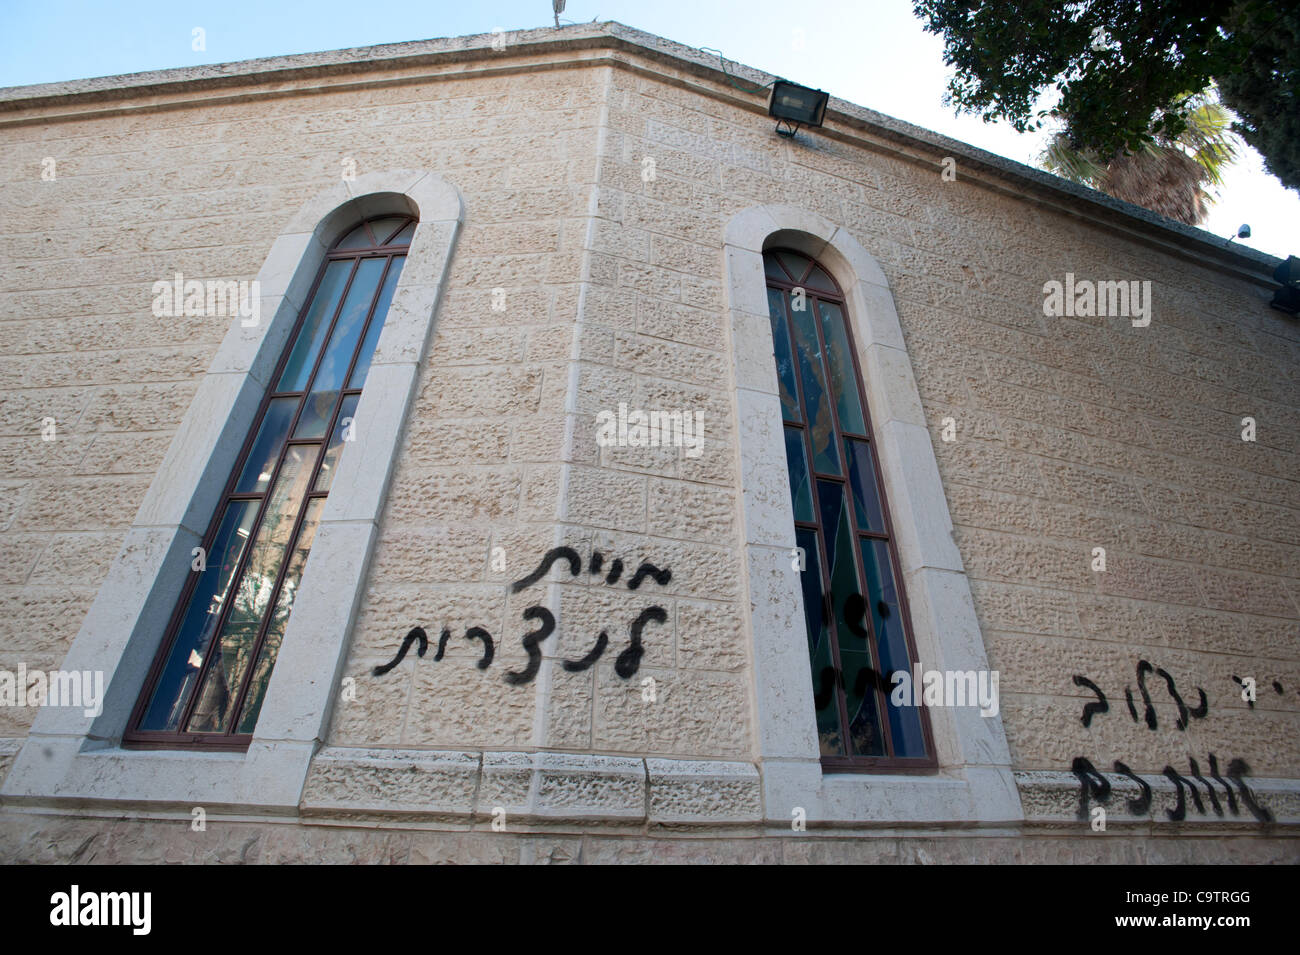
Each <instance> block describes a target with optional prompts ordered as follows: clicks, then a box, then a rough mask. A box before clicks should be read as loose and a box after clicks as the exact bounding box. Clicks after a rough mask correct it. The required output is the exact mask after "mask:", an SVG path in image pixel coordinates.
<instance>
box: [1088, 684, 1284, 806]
mask: <svg viewBox="0 0 1300 955" xmlns="http://www.w3.org/2000/svg"><path fill="white" fill-rule="evenodd" d="M1151 674H1155V676H1157V677H1159V678H1160V679H1161V680H1163V681H1164V685H1165V690H1166V691H1167V692H1168V694H1169V697H1170V699H1172V700H1173V702H1174V705H1175V706H1176V707H1177V708H1178V719H1177V720H1175V721H1174V728H1175V729H1177V730H1178V731H1179V732H1184V731H1186V729H1187V726H1188V723H1189V722H1190V721H1191V720H1193V719H1197V720H1200V719H1204V718H1205V717H1206V715H1207V714H1208V713H1209V701H1208V700H1207V698H1206V696H1205V691H1204V690H1203V689H1201V688H1200V687H1196V688H1195V689H1196V694H1197V704H1196V706H1194V707H1189V706H1188V705H1187V703H1186V701H1184V700H1183V697H1182V694H1181V693H1179V692H1178V685H1177V684H1176V683H1175V682H1174V678H1173V677H1172V676H1171V675H1170V674H1169V672H1168V671H1166V670H1164V669H1162V668H1160V667H1157V666H1154V665H1152V664H1151V663H1150V662H1148V661H1147V660H1139V661H1138V664H1137V686H1138V693H1139V694H1140V695H1141V697H1142V706H1143V713H1142V719H1141V720H1139V718H1138V711H1137V706H1136V705H1135V702H1134V699H1133V689H1132V687H1127V686H1126V687H1125V688H1124V701H1125V703H1127V704H1128V712H1129V716H1130V717H1132V719H1133V722H1135V723H1137V722H1145V723H1146V725H1147V729H1150V730H1153V731H1154V730H1155V729H1157V727H1158V726H1159V719H1158V718H1157V716H1156V708H1155V706H1154V704H1153V703H1152V702H1151V692H1150V691H1149V690H1148V689H1147V677H1148V676H1149V675H1151ZM1233 679H1234V680H1236V681H1237V683H1238V684H1241V683H1242V681H1241V680H1239V679H1238V678H1237V677H1235V676H1234V677H1233ZM1073 680H1074V685H1075V686H1079V687H1084V688H1086V689H1087V690H1089V691H1090V692H1092V693H1094V694H1096V696H1097V699H1096V700H1094V701H1092V702H1089V703H1086V704H1084V707H1083V713H1082V714H1081V715H1080V717H1079V722H1081V723H1082V724H1083V725H1084V727H1085V728H1087V727H1090V726H1091V725H1092V721H1093V718H1094V717H1097V716H1101V715H1102V714H1105V713H1108V712H1110V702H1109V701H1108V700H1107V699H1106V694H1105V693H1104V692H1103V691H1102V689H1101V687H1099V686H1098V685H1097V684H1096V683H1094V682H1093V681H1092V680H1089V679H1088V678H1087V677H1085V676H1082V675H1080V674H1075V675H1074V678H1073ZM1274 689H1276V690H1277V691H1278V692H1279V693H1281V692H1282V691H1281V685H1280V684H1278V683H1276V682H1275V683H1274ZM1251 705H1252V706H1254V704H1253V703H1251ZM1188 765H1189V767H1190V774H1191V779H1188V778H1187V777H1186V776H1184V775H1182V774H1181V773H1179V772H1178V771H1177V770H1176V769H1174V768H1173V767H1172V766H1168V765H1167V766H1165V768H1164V769H1163V770H1162V771H1161V773H1162V775H1164V776H1165V777H1166V778H1167V779H1169V781H1170V782H1172V783H1173V784H1174V788H1175V791H1176V793H1177V802H1176V804H1175V805H1174V807H1173V808H1172V809H1166V810H1165V815H1166V816H1167V817H1168V819H1169V820H1170V821H1171V822H1181V821H1182V820H1183V819H1185V818H1186V817H1187V797H1188V796H1190V797H1191V802H1192V805H1194V806H1195V807H1196V811H1197V812H1198V813H1200V814H1201V815H1204V814H1205V812H1206V809H1205V804H1204V803H1203V802H1202V800H1201V794H1200V792H1199V791H1198V790H1197V788H1196V785H1195V784H1194V783H1193V781H1192V780H1195V781H1196V782H1198V783H1200V784H1201V785H1202V786H1204V787H1205V795H1206V799H1207V800H1208V802H1209V804H1210V809H1211V810H1212V811H1213V812H1214V814H1215V815H1216V816H1222V815H1223V813H1224V810H1223V805H1222V804H1221V803H1220V801H1219V795H1218V792H1217V791H1216V790H1215V788H1214V786H1213V785H1211V783H1210V782H1209V780H1207V779H1206V778H1205V777H1204V776H1203V775H1201V767H1200V764H1199V763H1198V762H1197V761H1196V759H1195V758H1193V757H1188ZM1070 768H1071V771H1072V772H1073V773H1074V775H1075V776H1076V777H1078V780H1079V812H1078V815H1079V818H1080V819H1087V818H1088V804H1089V801H1090V800H1096V801H1097V802H1100V803H1104V802H1106V801H1107V800H1108V799H1109V798H1110V795H1111V784H1110V781H1109V780H1107V779H1106V777H1105V776H1103V775H1102V774H1101V773H1100V772H1099V771H1098V770H1097V768H1096V767H1095V766H1093V764H1092V763H1091V762H1090V761H1089V760H1088V759H1087V758H1085V757H1083V756H1077V757H1075V759H1074V762H1073V763H1072V764H1071V767H1070ZM1113 771H1114V772H1115V773H1117V774H1118V775H1120V776H1123V777H1126V778H1128V779H1131V780H1132V781H1133V782H1135V783H1137V786H1138V789H1139V791H1140V795H1139V796H1138V798H1136V799H1129V800H1128V811H1129V813H1130V814H1132V815H1135V816H1141V815H1145V814H1146V813H1147V811H1148V810H1149V809H1150V808H1151V786H1150V784H1148V783H1147V782H1146V781H1145V780H1143V779H1142V777H1140V776H1138V775H1137V774H1136V773H1134V772H1133V771H1132V770H1130V769H1129V767H1128V766H1126V765H1125V764H1124V763H1123V762H1121V761H1120V760H1118V759H1117V760H1115V762H1114V770H1113ZM1209 772H1210V778H1211V779H1213V780H1214V781H1215V782H1217V783H1218V784H1219V785H1220V786H1222V787H1223V794H1224V799H1225V801H1226V802H1227V804H1228V811H1229V812H1231V813H1232V814H1233V815H1234V816H1236V815H1239V814H1240V810H1239V809H1238V805H1237V802H1238V797H1240V801H1241V803H1242V805H1244V806H1245V807H1246V808H1247V809H1248V810H1249V811H1250V813H1251V815H1253V816H1254V817H1255V819H1256V820H1258V821H1259V822H1261V823H1269V822H1272V821H1273V815H1272V813H1270V812H1269V811H1268V810H1267V809H1265V808H1264V807H1263V806H1261V805H1260V804H1259V802H1258V800H1256V798H1255V795H1254V794H1253V793H1252V792H1251V791H1250V789H1249V788H1247V786H1246V783H1245V782H1244V777H1245V776H1246V775H1247V774H1248V773H1249V772H1250V767H1249V766H1247V765H1246V761H1245V760H1243V759H1233V760H1231V761H1229V763H1228V768H1227V778H1228V779H1229V780H1231V781H1232V782H1233V783H1235V784H1236V786H1237V789H1238V793H1233V791H1232V787H1231V786H1230V785H1228V783H1227V782H1226V781H1225V780H1224V778H1223V776H1221V775H1219V760H1218V757H1216V756H1215V755H1214V754H1213V753H1210V754H1209Z"/></svg>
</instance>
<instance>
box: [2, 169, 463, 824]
mask: <svg viewBox="0 0 1300 955" xmlns="http://www.w3.org/2000/svg"><path fill="white" fill-rule="evenodd" d="M385 213H388V214H392V213H408V214H413V215H416V216H418V217H419V224H418V225H417V226H416V229H415V235H414V237H413V239H412V242H411V247H410V251H409V252H408V254H407V259H406V263H405V265H404V267H403V269H402V275H401V278H400V280H399V281H398V285H397V289H396V291H395V293H394V296H393V302H392V305H391V306H390V308H389V313H388V316H387V319H386V321H385V323H384V329H383V331H382V333H381V334H380V336H379V342H378V343H377V345H376V348H375V354H374V358H373V360H372V363H371V367H370V373H369V376H368V377H367V380H366V387H365V390H364V392H363V393H362V397H361V401H360V403H359V404H358V406H357V410H356V415H355V419H356V440H355V444H354V446H353V447H351V448H349V449H348V453H346V454H344V455H343V457H342V460H341V463H340V467H339V472H338V474H337V475H336V477H335V479H334V484H333V487H332V489H331V493H330V496H329V498H328V500H327V502H326V505H325V509H324V511H323V512H322V515H321V522H320V525H319V528H318V530H317V532H316V538H315V541H314V543H313V545H312V550H311V557H310V558H309V560H308V562H307V566H306V568H305V570H304V572H303V576H302V581H301V590H300V593H299V597H298V599H297V601H296V606H295V608H294V612H293V616H292V617H291V618H290V622H289V626H288V628H287V630H286V632H285V636H284V641H283V644H282V645H281V649H280V654H279V658H278V659H277V661H276V663H277V665H276V667H275V670H274V672H273V674H272V678H271V682H270V685H269V687H268V688H267V694H266V701H265V703H264V705H263V707H262V712H261V714H260V716H259V719H258V722H257V727H256V729H255V731H254V738H253V742H252V745H251V746H250V747H249V749H248V751H247V752H246V753H213V752H197V751H189V750H167V751H163V750H127V749H122V748H121V747H120V741H121V738H122V734H123V732H124V731H125V729H126V725H127V721H128V720H129V718H130V714H131V710H132V708H133V706H134V705H135V701H136V698H137V696H138V694H139V693H140V690H141V687H142V686H143V684H144V680H145V677H146V675H147V673H148V670H149V666H150V664H151V663H152V661H153V658H154V655H155V653H156V651H157V649H158V645H159V643H160V641H161V640H162V636H163V632H164V630H165V628H166V626H167V622H168V619H169V617H170V615H171V612H172V608H173V607H174V605H175V601H176V600H177V598H178V595H179V594H180V591H181V588H182V586H183V584H184V581H185V576H186V574H187V573H188V572H189V566H190V550H191V548H193V547H195V546H198V544H199V543H200V538H201V536H202V534H203V532H204V530H205V529H206V528H207V525H208V522H209V520H210V519H211V515H212V513H213V511H214V509H215V508H216V506H217V504H218V503H219V498H220V495H221V491H222V489H223V487H224V486H225V482H226V480H227V478H228V476H229V474H230V471H231V469H232V468H233V467H234V464H235V459H236V457H237V455H238V453H239V450H240V447H241V446H242V443H243V441H244V437H245V436H246V435H247V433H248V429H249V428H250V427H251V426H252V424H253V418H254V416H255V415H256V413H257V408H258V405H259V402H260V400H261V398H262V395H263V394H264V393H265V389H266V387H267V383H268V380H269V377H270V375H271V373H272V371H273V369H274V368H275V364H276V362H277V360H278V359H279V357H280V354H281V353H282V351H283V349H284V347H285V344H286V342H287V339H288V337H289V335H290V333H291V331H292V329H293V325H294V323H295V321H296V319H297V316H298V314H299V312H300V310H301V308H302V306H303V304H304V300H305V298H306V296H307V294H308V292H309V290H310V288H311V285H312V283H313V281H314V280H315V277H316V275H317V273H318V271H319V269H320V267H321V264H322V262H323V261H324V257H325V253H326V251H327V250H328V249H329V248H330V246H331V245H333V243H334V241H335V240H336V239H338V238H339V237H340V236H341V235H342V234H343V232H344V231H345V230H346V229H349V228H351V226H353V225H355V223H356V222H357V221H358V220H359V219H361V218H364V217H368V216H373V215H380V214H385ZM463 220H464V206H463V204H462V202H461V198H460V193H459V192H458V190H457V189H456V188H455V186H453V185H451V184H450V183H448V182H447V181H445V180H444V179H442V178H441V177H439V176H437V175H435V174H433V173H428V172H423V171H419V170H405V169H398V170H390V171H386V172H377V173H371V174H369V175H365V176H360V177H358V178H357V179H355V180H353V181H348V182H345V181H339V182H338V183H336V184H335V185H334V186H332V187H331V188H329V189H326V190H324V191H322V192H320V193H319V194H317V195H316V196H314V197H313V198H311V199H310V200H308V201H307V202H306V203H305V204H304V205H303V206H302V208H301V209H299V210H298V212H297V213H296V214H295V215H294V216H293V218H292V219H291V220H290V221H289V223H288V225H287V226H286V227H285V229H284V231H283V233H282V234H281V235H280V236H279V237H278V238H277V239H276V240H275V242H274V243H272V246H271V251H270V254H269V255H268V256H267V259H266V263H265V264H264V265H263V266H262V269H261V271H260V272H259V273H258V275H257V278H258V281H259V282H260V283H261V288H260V291H261V314H262V316H263V319H264V320H263V321H262V322H260V323H259V324H258V325H257V326H256V327H253V328H243V327H242V326H241V324H240V322H239V320H238V319H236V320H235V322H234V324H233V327H232V328H231V329H230V331H229V332H228V333H227V335H226V337H225V339H224V340H223V341H222V343H221V346H220V348H219V349H218V351H217V354H216V357H215V358H214V359H213V361H212V364H211V366H210V367H209V369H208V371H207V373H206V374H205V375H204V376H203V379H202V381H201V382H200V384H199V388H198V391H197V393H196V394H195V397H194V400H193V401H192V402H191V404H190V407H189V410H188V411H187V412H186V414H185V417H184V419H183V421H182V422H181V426H180V428H179V429H178V430H177V433H176V436H175V438H174V439H173V440H172V443H171V446H170V448H169V449H168V451H167V455H166V457H165V458H164V459H163V463H162V465H161V466H160V468H159V470H158V474H157V475H156V476H155V478H154V480H153V483H152V485H151V486H150V488H149V490H148V492H147V493H146V495H145V499H144V502H143V504H142V505H141V506H140V510H139V512H138V513H137V514H136V518H135V521H134V523H133V525H132V527H131V529H130V530H129V531H128V532H127V535H126V541H125V543H124V545H123V547H122V549H121V550H120V551H119V553H118V555H117V557H116V559H115V560H114V561H113V565H112V567H111V568H110V570H109V573H108V576H107V578H106V579H105V581H104V584H103V585H102V586H101V587H100V590H99V593H98V595H97V596H96V598H95V601H94V603H93V604H92V605H91V608H90V611H89V613H88V614H87V616H86V619H85V621H84V622H83V623H82V626H81V630H80V632H79V633H78V634H77V637H76V639H75V640H74V642H73V644H72V647H71V649H70V650H69V651H68V653H67V656H66V657H65V658H64V660H63V663H62V667H63V669H65V670H100V671H103V673H104V684H105V687H106V694H105V696H106V699H105V704H104V709H103V712H102V713H101V714H100V715H99V716H98V717H94V718H89V717H86V716H84V715H83V711H82V710H80V709H76V708H58V709H56V708H43V709H41V710H40V711H39V712H38V713H37V715H36V719H35V721H34V722H33V724H32V729H31V732H30V734H29V735H28V737H27V740H26V742H25V744H24V745H23V748H22V750H21V751H20V753H19V754H18V756H17V758H16V759H15V760H14V765H13V768H12V769H11V770H10V772H9V774H8V776H7V777H6V778H5V781H4V786H3V789H2V790H0V793H2V794H3V796H4V798H5V799H7V800H12V799H24V800H35V801H41V802H47V801H51V800H58V799H72V800H77V801H87V800H92V801H93V800H109V801H121V802H131V803H137V804H138V803H180V804H188V805H203V806H235V807H243V808H256V809H260V810H263V811H282V812H285V811H289V812H291V811H295V810H296V807H297V805H298V801H299V798H300V797H301V795H302V788H303V784H304V782H305V780H306V778H307V772H308V768H309V766H310V763H311V758H312V755H313V754H314V753H315V751H316V749H317V747H318V746H319V745H320V743H321V741H322V739H323V737H324V734H325V732H326V727H327V725H328V720H329V716H330V709H331V706H332V703H333V693H334V687H335V685H336V683H337V681H338V678H339V674H340V669H341V667H342V664H343V658H344V653H345V649H346V642H347V639H346V638H347V635H348V633H349V631H350V628H351V625H352V621H353V618H354V616H355V614H356V611H357V608H358V606H359V603H360V599H361V588H362V586H363V583H364V581H365V576H366V569H367V565H368V562H369V558H370V550H371V545H372V543H373V541H374V537H375V532H376V525H377V523H378V520H379V517H380V514H381V513H382V510H383V505H384V499H385V495H386V494H387V490H388V483H389V477H390V474H391V469H392V461H393V458H394V454H395V451H396V449H397V447H398V443H399V439H400V436H401V433H402V429H403V425H404V422H405V419H406V413H407V409H408V406H409V404H410V401H411V397H412V394H413V392H414V389H415V383H416V381H417V379H418V376H419V371H420V365H421V363H422V362H423V360H424V352H425V347H426V345H427V344H428V342H429V339H430V336H431V334H432V332H433V327H434V321H435V316H436V314H437V306H438V302H439V298H440V295H441V290H442V287H443V283H444V281H445V278H446V274H447V268H448V264H449V262H450V260H451V255H452V250H453V248H454V245H455V241H456V236H457V234H458V232H459V229H460V225H461V222H462V221H463Z"/></svg>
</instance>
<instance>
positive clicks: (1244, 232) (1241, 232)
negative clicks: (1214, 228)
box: [1223, 222, 1250, 245]
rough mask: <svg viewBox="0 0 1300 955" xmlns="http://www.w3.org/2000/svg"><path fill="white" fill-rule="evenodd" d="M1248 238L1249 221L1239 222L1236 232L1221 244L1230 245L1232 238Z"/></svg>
mask: <svg viewBox="0 0 1300 955" xmlns="http://www.w3.org/2000/svg"><path fill="white" fill-rule="evenodd" d="M1249 238H1250V225H1249V223H1246V222H1243V223H1242V224H1241V227H1240V228H1239V229H1237V234H1236V235H1230V236H1228V241H1227V242H1225V243H1223V244H1224V245H1231V244H1232V240H1233V239H1249Z"/></svg>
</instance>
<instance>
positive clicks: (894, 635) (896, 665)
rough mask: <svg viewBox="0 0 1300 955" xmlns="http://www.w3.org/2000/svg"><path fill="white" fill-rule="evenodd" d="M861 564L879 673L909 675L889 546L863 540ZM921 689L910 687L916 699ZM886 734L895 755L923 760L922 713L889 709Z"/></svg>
mask: <svg viewBox="0 0 1300 955" xmlns="http://www.w3.org/2000/svg"><path fill="white" fill-rule="evenodd" d="M861 544H862V563H863V569H864V570H865V571H866V576H867V607H868V609H869V611H870V613H871V622H872V626H873V627H874V629H875V632H876V639H877V646H878V649H879V653H880V670H881V672H882V673H883V674H884V675H885V678H886V679H889V677H890V675H891V674H893V673H895V672H896V671H898V670H904V671H907V672H909V673H910V672H911V669H912V663H911V658H910V656H909V654H908V652H907V637H906V635H905V634H904V632H903V613H902V608H901V607H900V606H899V601H898V588H897V587H896V586H895V584H894V571H893V566H892V564H891V563H890V561H889V545H888V544H887V543H886V542H885V541H880V540H863V541H862V542H861ZM920 691H921V688H920V687H916V686H914V687H912V692H913V695H914V697H915V698H916V699H919V694H920ZM889 731H890V734H891V736H892V738H893V743H894V755H895V756H899V757H923V756H925V755H926V752H925V737H924V736H923V735H922V733H921V711H920V709H919V708H918V707H915V706H894V705H893V704H892V703H891V704H890V706H889Z"/></svg>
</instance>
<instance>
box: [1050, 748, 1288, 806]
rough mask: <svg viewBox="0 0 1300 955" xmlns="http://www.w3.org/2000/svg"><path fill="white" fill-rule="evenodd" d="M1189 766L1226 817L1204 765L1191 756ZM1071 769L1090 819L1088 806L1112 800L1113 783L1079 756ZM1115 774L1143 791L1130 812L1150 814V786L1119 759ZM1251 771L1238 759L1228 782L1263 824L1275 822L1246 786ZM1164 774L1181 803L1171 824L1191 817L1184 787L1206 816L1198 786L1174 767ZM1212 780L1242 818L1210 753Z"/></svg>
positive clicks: (1230, 768) (1130, 803)
mask: <svg viewBox="0 0 1300 955" xmlns="http://www.w3.org/2000/svg"><path fill="white" fill-rule="evenodd" d="M1188 763H1189V764H1190V767H1191V770H1190V771H1191V775H1192V779H1195V780H1196V781H1197V782H1199V783H1200V784H1201V785H1202V786H1204V787H1205V794H1206V796H1207V797H1208V799H1209V802H1210V807H1211V809H1213V810H1214V814H1215V815H1216V816H1222V815H1223V806H1222V805H1221V804H1220V802H1219V797H1218V794H1217V793H1216V792H1215V790H1214V787H1213V786H1212V785H1210V782H1209V780H1207V779H1206V778H1205V777H1204V776H1202V775H1201V767H1200V765H1199V764H1198V763H1197V762H1196V760H1195V759H1194V758H1191V757H1189V758H1188ZM1070 769H1071V771H1072V772H1073V773H1074V775H1075V776H1077V777H1078V779H1079V812H1078V816H1079V818H1080V819H1087V818H1088V803H1089V801H1090V800H1091V799H1095V800H1096V801H1097V802H1099V803H1104V802H1107V801H1108V800H1109V799H1110V795H1111V785H1110V780H1108V779H1107V778H1106V777H1105V776H1103V775H1102V774H1101V773H1100V772H1098V771H1097V768H1096V767H1095V766H1093V765H1092V763H1091V762H1090V761H1089V760H1087V759H1085V758H1084V757H1082V756H1077V757H1075V759H1074V762H1073V764H1071V766H1070ZM1114 771H1115V773H1117V774H1118V775H1120V776H1124V777H1127V778H1128V779H1131V780H1133V782H1135V783H1137V785H1138V789H1139V790H1140V791H1141V795H1139V796H1138V798H1137V799H1130V800H1128V803H1127V805H1128V811H1129V813H1130V814H1131V815H1134V816H1142V815H1146V812H1147V810H1148V809H1150V808H1151V786H1150V784H1148V783H1147V782H1146V781H1145V780H1144V779H1143V778H1142V777H1141V776H1139V775H1137V774H1136V773H1134V772H1133V771H1132V770H1131V769H1129V768H1128V767H1127V766H1126V765H1124V764H1123V763H1122V762H1120V761H1119V760H1118V759H1117V760H1115V766H1114ZM1249 772H1250V767H1249V766H1247V765H1246V761H1245V760H1244V759H1234V760H1231V761H1230V762H1229V763H1228V779H1230V780H1232V781H1233V782H1234V783H1236V785H1237V789H1238V790H1239V792H1240V795H1241V802H1242V803H1243V804H1244V805H1245V807H1246V808H1247V809H1249V810H1250V813H1251V815H1253V816H1254V817H1255V819H1256V820H1258V821H1259V822H1264V823H1268V822H1272V821H1273V814H1272V813H1270V812H1269V811H1268V810H1267V809H1265V808H1264V807H1263V806H1261V805H1260V804H1259V802H1258V801H1257V800H1256V799H1255V794H1254V793H1252V792H1251V791H1250V789H1249V787H1247V786H1246V783H1245V778H1244V777H1245V776H1246V775H1247V774H1248V773H1249ZM1162 773H1163V775H1164V776H1166V777H1167V778H1168V779H1169V781H1170V782H1172V783H1173V784H1174V786H1175V788H1176V790H1177V793H1178V797H1177V798H1178V802H1177V803H1176V804H1175V806H1174V807H1173V808H1172V809H1166V810H1165V815H1166V816H1167V817H1168V818H1169V821H1170V822H1182V821H1183V819H1185V818H1186V817H1187V802H1186V797H1185V796H1184V788H1185V789H1186V793H1187V795H1190V796H1191V797H1192V804H1193V805H1195V806H1196V811H1197V812H1198V813H1200V814H1201V815H1205V805H1204V803H1202V802H1201V795H1200V793H1199V792H1198V791H1197V789H1196V786H1195V785H1194V784H1193V783H1192V780H1191V779H1188V778H1187V777H1186V776H1183V775H1182V774H1180V773H1179V772H1178V771H1177V770H1176V769H1174V768H1173V767H1172V766H1166V767H1165V768H1164V769H1163V770H1162ZM1210 778H1211V779H1213V780H1214V781H1215V782H1217V783H1218V784H1219V785H1220V786H1222V787H1223V793H1224V797H1225V799H1226V800H1227V803H1228V811H1229V812H1231V813H1232V814H1233V815H1234V816H1236V815H1240V810H1239V809H1238V808H1237V796H1236V795H1234V794H1233V791H1232V787H1231V786H1229V785H1228V783H1227V782H1226V781H1225V780H1224V778H1223V777H1222V776H1220V775H1219V760H1218V757H1216V756H1215V755H1214V754H1213V753H1210Z"/></svg>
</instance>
